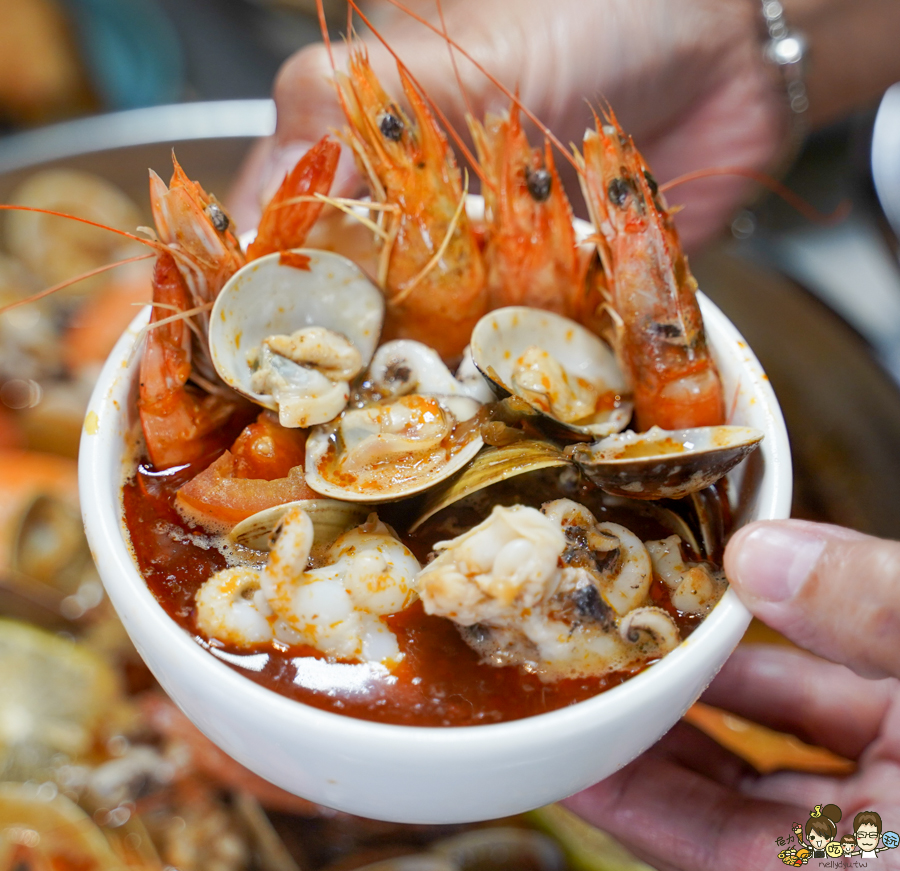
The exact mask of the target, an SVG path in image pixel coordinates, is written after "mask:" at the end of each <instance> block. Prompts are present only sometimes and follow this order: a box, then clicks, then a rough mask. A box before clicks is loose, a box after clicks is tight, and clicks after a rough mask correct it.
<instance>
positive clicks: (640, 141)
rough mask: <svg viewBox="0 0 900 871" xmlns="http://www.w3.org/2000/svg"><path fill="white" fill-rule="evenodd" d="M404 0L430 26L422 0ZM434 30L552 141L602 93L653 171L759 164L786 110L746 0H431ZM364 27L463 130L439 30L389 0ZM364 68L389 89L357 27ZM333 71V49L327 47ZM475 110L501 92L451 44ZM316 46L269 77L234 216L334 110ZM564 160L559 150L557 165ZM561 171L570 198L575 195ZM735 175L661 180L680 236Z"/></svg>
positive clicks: (340, 60) (723, 206)
mask: <svg viewBox="0 0 900 871" xmlns="http://www.w3.org/2000/svg"><path fill="white" fill-rule="evenodd" d="M414 5H415V6H416V9H417V11H418V12H420V13H421V14H423V15H425V16H426V17H428V18H429V20H431V21H432V22H433V23H434V24H436V25H437V26H440V21H439V19H438V17H437V13H436V11H435V4H434V3H433V2H430V0H429V2H422V0H420V2H416V3H415V4H414ZM443 6H444V11H445V19H446V24H447V31H448V33H449V34H450V35H451V36H452V38H453V39H454V40H455V41H457V42H458V43H459V44H460V45H461V46H463V47H464V48H466V49H467V50H468V51H469V52H471V53H472V54H473V55H474V56H475V58H477V60H478V61H479V62H480V63H481V64H483V65H484V66H485V67H486V68H487V69H488V70H489V71H490V72H491V73H492V74H493V75H494V76H495V77H496V78H497V79H499V80H500V81H501V82H503V83H504V84H505V85H506V86H507V87H509V88H511V89H515V88H518V90H519V93H520V96H521V100H522V103H523V104H524V105H525V106H527V107H528V108H530V109H531V110H532V111H534V112H535V113H536V114H537V115H538V116H539V117H540V118H541V119H542V120H543V121H544V122H545V123H546V124H547V125H549V127H550V128H551V129H552V130H553V131H554V132H555V133H556V134H557V136H558V137H559V138H560V140H561V141H562V142H564V143H569V142H574V143H576V144H580V142H581V139H582V136H583V134H584V130H585V128H586V127H587V126H590V125H592V123H593V121H592V118H591V110H590V107H591V105H593V106H595V107H596V106H597V105H598V103H599V102H600V101H601V100H602V99H605V100H608V101H609V104H610V105H611V106H612V107H613V108H614V109H615V111H616V113H617V114H618V116H619V119H620V121H621V123H622V125H623V127H624V128H625V129H626V130H627V131H628V132H630V133H631V134H632V135H633V136H634V138H635V141H636V143H637V145H638V147H639V148H640V149H641V150H642V151H643V152H644V154H645V156H646V157H647V159H648V161H649V163H650V165H651V166H652V167H653V169H654V173H655V174H656V176H657V178H658V179H659V181H661V182H664V181H666V180H669V179H671V178H674V177H675V176H678V175H681V174H683V173H685V172H689V171H692V170H696V169H703V168H706V167H712V166H723V165H738V166H743V167H752V168H755V169H763V168H766V167H770V166H771V165H772V163H773V162H774V161H775V159H776V157H777V156H778V154H779V152H780V151H781V150H782V147H783V146H784V143H785V137H786V133H787V120H788V119H787V110H786V104H785V100H784V95H783V93H782V92H781V89H780V87H779V84H778V82H777V79H776V80H774V81H773V78H772V75H771V71H770V70H768V69H767V68H766V65H765V63H764V61H763V55H762V49H761V42H760V36H759V4H758V2H757V0H557V2H554V3H547V2H546V0H517V2H515V3H510V2H509V0H443ZM366 9H367V10H368V11H371V12H372V13H373V14H375V15H377V16H378V18H377V22H378V23H377V25H376V26H377V27H378V29H379V32H381V33H382V34H383V36H384V37H385V38H386V40H387V42H388V43H389V44H390V45H391V47H392V48H393V49H394V50H395V51H396V52H397V53H398V55H399V56H400V57H401V58H402V60H403V61H404V63H405V64H406V65H407V66H408V67H409V68H410V69H411V71H412V73H413V74H414V75H415V76H416V78H417V79H418V81H419V82H420V83H421V85H422V86H423V87H424V88H425V90H426V91H427V92H428V93H429V94H430V96H431V97H432V98H433V99H434V100H435V101H436V102H437V103H438V105H440V106H441V107H442V109H443V110H444V111H445V112H446V114H447V116H448V118H449V119H450V121H451V123H452V124H453V126H454V127H455V128H456V129H457V130H460V131H462V130H465V129H466V125H465V121H464V114H465V103H464V100H463V98H462V96H461V94H460V92H459V88H458V85H457V81H456V78H455V76H454V72H453V67H452V65H451V60H450V54H449V52H448V50H447V47H446V44H445V43H444V41H443V39H442V37H440V36H438V35H436V34H434V33H432V32H430V31H429V30H427V29H426V28H425V27H424V26H422V25H421V24H419V23H417V22H415V21H413V20H411V19H410V18H408V17H407V16H405V15H404V14H402V13H400V12H399V11H397V10H396V9H395V8H394V7H392V6H390V5H389V4H388V3H386V2H385V0H381V2H379V3H378V4H376V3H374V2H369V3H368V4H367V5H366ZM366 43H367V45H368V48H369V55H370V60H371V63H372V66H373V68H374V69H375V71H376V72H377V73H378V75H379V77H380V78H381V79H382V81H383V82H384V83H385V85H386V87H387V88H388V90H389V91H390V92H392V93H395V94H397V93H399V85H398V79H397V74H396V68H395V65H394V62H393V59H392V58H391V56H390V54H389V53H388V52H387V50H386V49H385V48H384V47H383V46H382V45H381V44H380V43H379V42H378V41H377V40H376V39H375V38H374V37H373V36H371V35H370V36H368V37H366ZM334 56H335V63H336V66H337V69H338V70H343V69H344V68H345V66H346V56H347V48H346V46H345V45H343V44H335V45H334ZM457 62H458V66H459V70H460V73H461V76H462V80H463V84H464V87H465V91H466V94H467V95H468V98H469V101H470V103H471V106H472V108H473V111H474V112H475V114H476V115H478V116H481V115H483V113H484V111H485V110H493V111H498V110H501V109H503V108H506V107H507V106H508V105H509V101H508V100H507V98H506V97H504V96H503V95H502V94H501V93H500V92H499V91H498V90H497V89H496V88H494V87H493V85H491V83H490V82H489V81H488V80H487V78H485V76H483V75H482V74H481V73H480V72H478V71H477V70H476V69H475V68H474V67H473V66H472V65H471V64H470V63H469V62H468V61H467V60H465V59H464V58H462V57H460V56H459V55H458V54H457ZM330 77H331V67H330V65H329V61H328V56H327V53H326V51H325V48H324V46H322V45H314V46H309V47H307V48H305V49H303V50H302V51H300V52H298V53H297V54H295V55H294V56H293V58H291V59H290V60H289V61H288V62H287V63H286V64H285V66H284V68H283V69H282V71H281V73H280V75H279V77H278V80H277V82H276V86H275V101H276V105H277V108H278V127H277V131H276V134H275V136H274V137H273V139H272V140H269V141H268V142H267V143H266V144H265V145H263V146H262V147H261V148H260V149H258V150H257V152H256V153H255V154H254V156H253V158H252V159H251V161H250V162H249V164H248V166H247V168H246V170H245V172H244V174H243V177H242V179H241V182H240V184H239V185H238V187H237V189H236V191H235V195H234V197H233V201H232V212H233V213H234V215H235V217H236V219H237V221H238V223H239V224H241V225H243V226H251V225H253V223H255V220H256V217H257V216H258V207H259V199H260V196H263V197H264V198H267V197H268V196H270V195H271V193H272V191H273V190H274V188H275V186H277V184H278V183H279V182H280V181H281V178H282V177H283V175H284V173H285V172H286V170H287V169H288V168H289V167H290V166H291V165H293V163H294V162H296V160H297V159H298V158H299V156H300V155H301V154H302V153H303V151H304V150H306V149H307V148H308V147H309V146H310V145H311V144H312V143H313V142H315V141H317V140H318V139H319V138H320V137H321V136H322V135H323V134H324V133H326V132H328V131H329V130H330V129H341V128H342V127H343V126H344V118H343V115H342V113H341V110H340V108H339V106H338V103H337V100H336V98H335V94H334V89H333V87H332V85H331V83H330V81H329V80H330ZM564 164H565V161H559V162H558V165H559V166H560V167H561V168H562V169H564V170H565V169H566V167H565V166H564ZM569 176H570V177H569V178H568V179H567V180H566V183H567V188H568V190H569V191H570V194H572V195H573V197H574V198H575V207H576V209H578V208H579V206H580V198H579V196H578V195H577V194H576V191H577V184H576V183H575V179H574V175H573V174H572V173H571V172H570V173H569ZM358 183H359V179H358V177H357V176H356V174H355V170H354V168H353V166H352V160H351V159H350V157H349V155H345V157H344V160H343V162H342V165H341V167H340V169H339V172H338V180H337V182H336V187H337V188H338V189H339V190H338V192H339V193H343V194H348V193H352V192H353V190H354V188H356V187H357V185H358ZM746 184H747V183H746V181H745V180H743V179H738V178H733V177H719V178H714V179H706V180H704V181H699V182H692V183H691V184H689V185H686V186H685V187H684V188H679V189H677V190H676V191H674V192H673V194H672V195H671V196H670V199H671V200H672V201H673V202H678V203H684V204H685V206H686V208H685V209H684V211H683V212H682V213H681V214H680V215H679V217H678V223H679V228H680V230H681V232H682V234H683V238H684V242H685V244H686V246H687V247H688V248H690V247H691V246H692V245H696V244H698V243H699V242H701V241H703V240H705V239H707V238H708V237H710V236H711V235H713V234H715V233H716V232H717V231H719V230H720V229H721V228H722V227H723V226H724V224H725V222H726V221H727V219H728V218H729V216H730V215H731V213H732V211H733V210H734V208H735V207H736V205H737V204H738V203H739V202H740V200H741V198H742V197H744V196H745V194H746Z"/></svg>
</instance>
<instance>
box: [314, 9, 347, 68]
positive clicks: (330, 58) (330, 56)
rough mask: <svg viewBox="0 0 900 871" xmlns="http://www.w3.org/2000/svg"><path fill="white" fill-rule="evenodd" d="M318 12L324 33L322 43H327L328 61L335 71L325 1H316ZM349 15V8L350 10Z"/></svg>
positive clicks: (320, 27)
mask: <svg viewBox="0 0 900 871" xmlns="http://www.w3.org/2000/svg"><path fill="white" fill-rule="evenodd" d="M316 11H317V12H318V13H319V29H320V30H321V31H322V42H324V43H325V50H326V51H327V52H328V61H329V63H330V64H331V69H332V70H334V55H333V54H332V53H331V36H329V34H328V22H327V21H326V20H325V3H324V0H316ZM347 11H348V15H349V11H350V10H349V8H348V10H347Z"/></svg>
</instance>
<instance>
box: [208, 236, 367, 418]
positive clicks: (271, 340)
mask: <svg viewBox="0 0 900 871" xmlns="http://www.w3.org/2000/svg"><path fill="white" fill-rule="evenodd" d="M290 253H291V256H290V258H288V259H285V257H284V256H283V255H282V254H270V255H269V256H267V257H261V258H259V259H258V260H254V261H253V262H251V263H248V264H247V265H246V266H245V267H243V268H242V269H240V270H238V272H236V273H235V274H234V275H233V276H232V277H231V279H229V281H228V282H227V284H226V285H225V287H224V288H222V292H221V293H220V294H219V296H218V297H217V299H216V303H215V306H214V307H213V310H212V313H211V315H210V327H209V345H210V352H211V354H212V360H213V364H214V366H215V367H216V371H217V372H218V373H219V375H220V377H221V378H222V380H223V381H224V382H225V383H226V384H227V385H228V386H229V387H232V388H234V389H235V390H236V391H237V392H238V393H241V394H243V395H244V396H246V397H247V398H248V399H251V400H252V401H253V402H255V403H256V404H257V405H262V406H263V407H265V408H269V409H271V410H272V411H277V412H278V415H279V420H280V422H281V424H282V425H283V426H294V427H297V426H312V425H314V424H317V423H324V422H326V421H329V420H332V419H333V418H334V417H335V416H336V415H337V414H339V413H340V412H341V410H342V409H343V408H344V407H345V406H346V404H347V400H348V398H349V396H350V388H349V382H350V381H351V380H352V379H353V378H354V377H355V376H356V375H357V374H358V373H359V372H360V371H362V369H363V368H364V367H365V366H366V365H367V364H368V362H369V360H371V358H372V354H373V353H374V352H375V347H376V346H377V344H378V338H379V336H380V334H381V325H382V322H383V320H384V299H383V297H382V294H381V291H380V290H379V289H378V288H377V287H376V286H375V285H374V284H372V282H371V281H369V279H368V278H367V277H366V275H365V274H364V273H363V272H362V270H360V269H359V267H358V266H357V265H356V264H355V263H353V262H352V261H351V260H348V259H347V258H345V257H341V256H340V255H338V254H333V253H331V252H329V251H314V250H311V249H310V250H303V249H300V250H297V251H294V252H290Z"/></svg>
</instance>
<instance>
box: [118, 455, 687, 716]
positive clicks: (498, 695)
mask: <svg viewBox="0 0 900 871" xmlns="http://www.w3.org/2000/svg"><path fill="white" fill-rule="evenodd" d="M195 473H196V470H186V469H181V470H177V469H176V470H173V471H171V472H161V473H160V472H154V471H153V470H152V469H149V468H146V467H144V466H139V467H138V469H137V471H136V472H135V474H134V476H133V477H132V478H131V479H130V480H129V481H128V483H127V484H126V485H125V488H124V507H125V520H126V524H127V526H128V530H129V532H130V534H131V541H132V544H133V547H134V553H135V555H136V558H137V562H138V565H139V567H140V570H141V573H142V574H143V576H144V578H145V579H146V582H147V585H148V587H149V588H150V590H151V592H152V593H153V595H154V596H155V597H156V598H157V600H158V601H159V602H160V604H161V605H162V606H163V608H165V610H166V612H167V613H168V614H169V615H170V616H171V617H172V619H173V620H175V622H176V623H178V624H179V625H180V626H181V627H183V628H184V629H185V630H186V631H187V632H189V633H190V634H191V635H193V636H194V638H195V639H196V640H197V642H198V643H199V644H200V645H202V646H203V647H205V648H206V649H207V650H208V651H209V652H210V654H211V655H213V656H216V657H217V658H219V659H220V660H222V661H223V662H225V663H227V664H228V665H230V666H231V667H233V668H234V669H235V670H237V671H238V672H240V673H241V674H243V675H244V676H246V677H247V678H249V679H250V680H252V681H255V682H256V683H258V684H261V685H262V686H264V687H267V688H269V689H271V690H274V691H275V692H277V693H281V694H282V695H284V696H287V697H289V698H291V699H296V700H297V701H298V702H303V703H304V704H307V705H312V706H313V707H316V708H322V709H323V710H326V711H333V712H335V713H341V714H346V715H348V716H351V717H359V718H361V719H365V720H377V721H379V722H382V723H394V724H399V725H408V726H472V725H479V724H484V723H499V722H503V721H506V720H517V719H520V718H522V717H530V716H533V715H535V714H542V713H545V712H547V711H553V710H556V709H558V708H562V707H565V706H566V705H571V704H573V703H575V702H579V701H582V700H584V699H587V698H590V697H591V696H594V695H596V694H597V693H600V692H602V691H604V690H606V689H609V688H610V687H614V686H616V685H618V684H620V683H622V681H623V680H625V679H627V678H628V677H630V676H631V675H632V674H634V673H635V672H634V671H626V672H616V673H613V674H608V675H604V676H603V677H591V678H583V679H568V680H561V681H557V682H555V683H544V682H543V681H541V680H540V678H538V677H537V676H535V675H532V674H528V673H526V672H524V671H522V670H520V669H519V668H517V667H504V668H497V667H495V666H490V665H485V664H482V663H480V662H479V659H478V656H477V654H476V653H475V652H474V651H472V650H471V649H470V648H469V647H468V646H467V645H466V644H465V642H464V641H463V640H462V638H461V637H460V635H459V633H458V632H457V630H456V628H455V626H454V624H453V623H451V622H450V621H449V620H445V619H444V618H441V617H433V616H429V615H427V614H426V613H425V612H424V610H423V608H422V605H421V603H419V602H416V603H415V604H413V605H412V606H410V607H409V608H407V609H406V610H404V611H402V612H400V613H398V614H394V615H392V616H390V617H387V618H385V619H386V620H387V622H388V624H389V626H390V628H391V629H392V630H393V631H394V633H395V634H396V635H397V638H398V641H399V644H400V649H401V651H402V652H403V653H404V654H405V658H404V660H403V661H402V663H401V664H400V665H399V666H398V667H397V669H395V671H394V672H393V673H392V674H389V675H387V674H385V673H384V671H383V669H381V667H380V666H378V667H373V666H370V665H366V664H360V663H349V662H335V661H333V660H329V659H327V658H326V657H325V656H324V655H323V654H321V653H319V652H318V651H316V650H314V649H312V648H310V647H306V646H287V645H283V644H280V643H278V642H275V643H273V644H265V645H260V646H259V647H258V648H255V649H253V650H251V651H248V650H247V649H246V648H244V649H236V648H232V647H229V646H227V645H224V644H222V643H220V642H218V641H212V642H210V641H208V640H207V639H205V638H204V637H202V636H201V635H200V634H199V633H198V632H197V628H196V624H195V607H194V595H195V594H196V592H197V590H198V589H199V588H200V586H201V585H202V584H203V583H204V581H206V580H207V579H208V578H209V577H210V576H211V575H212V574H213V573H214V572H216V571H218V570H219V569H222V568H225V560H224V558H223V557H222V555H221V554H220V553H219V552H218V551H217V550H216V549H215V548H214V547H210V546H209V536H208V535H206V534H205V533H204V531H203V530H202V529H200V528H197V527H192V526H191V525H189V524H188V523H187V522H186V521H185V520H184V519H183V518H182V517H181V515H180V514H179V513H178V511H177V510H176V508H175V493H176V491H177V490H178V488H179V487H180V486H181V485H182V484H184V483H185V482H186V481H187V480H189V479H190V478H191V476H192V475H193V474H195ZM531 489H532V488H522V490H523V492H524V491H526V490H528V491H531ZM559 495H563V494H550V495H547V496H546V497H545V498H546V499H552V498H557V496H559ZM576 498H578V497H576ZM509 501H519V500H518V499H513V500H509V499H508V500H507V504H508V503H509ZM522 501H527V499H523V500H522ZM538 504H539V503H538ZM590 507H591V509H592V510H593V511H594V513H595V515H596V516H597V518H598V519H608V520H616V521H617V522H623V518H622V517H621V515H620V516H618V517H616V516H615V515H614V514H612V513H609V512H607V511H606V509H605V508H602V507H599V508H598V507H597V506H596V505H594V504H592V505H591V506H590ZM398 510H399V509H397V507H396V506H390V507H387V508H386V507H382V508H381V509H379V513H380V514H381V516H383V517H384V519H386V520H387V522H389V523H391V524H392V525H394V527H395V528H397V529H399V530H402V528H403V525H404V524H403V517H402V516H398V515H397V512H398ZM392 512H393V513H392ZM632 519H634V518H632ZM473 522H477V518H476V519H475V520H474V521H473ZM643 522H644V523H645V524H646V521H643ZM626 525H629V524H628V523H627V522H626ZM630 526H631V527H632V528H633V529H634V531H635V532H637V533H638V534H639V535H641V536H642V537H643V538H651V537H663V536H665V535H667V534H669V533H668V532H666V531H665V530H662V529H660V528H650V529H637V528H635V525H634V523H631V524H630ZM401 537H402V538H403V539H404V541H405V543H406V544H407V546H409V547H410V548H411V549H412V550H413V551H414V552H415V554H416V556H417V557H418V558H419V560H420V562H424V560H425V558H426V557H427V554H428V552H429V551H430V550H431V546H432V545H433V543H434V541H436V540H438V539H440V538H442V537H446V536H445V535H441V534H440V531H439V530H438V531H435V530H432V532H431V534H430V535H429V534H428V533H427V531H426V532H425V533H424V534H422V535H417V536H406V535H402V536H401ZM651 597H652V598H653V599H654V604H655V605H658V606H659V607H663V608H665V609H666V610H667V611H669V612H670V613H671V614H673V616H674V617H675V618H676V622H677V623H678V625H679V628H680V629H681V633H682V636H683V637H684V636H686V635H688V634H689V633H690V632H691V630H692V629H693V628H694V626H695V625H696V623H697V622H698V621H697V619H696V618H691V617H688V616H686V615H682V614H679V613H678V612H676V611H675V610H674V609H673V607H672V605H671V603H670V602H669V598H668V592H667V590H666V588H665V586H664V585H663V584H662V583H660V582H659V580H658V579H655V580H654V582H653V586H652V588H651Z"/></svg>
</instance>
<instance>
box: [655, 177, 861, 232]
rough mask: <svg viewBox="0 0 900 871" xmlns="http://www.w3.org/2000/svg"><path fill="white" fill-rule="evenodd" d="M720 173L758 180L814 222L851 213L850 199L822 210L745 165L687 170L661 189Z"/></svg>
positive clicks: (832, 221) (833, 221)
mask: <svg viewBox="0 0 900 871" xmlns="http://www.w3.org/2000/svg"><path fill="white" fill-rule="evenodd" d="M720 175H738V176H742V177H743V178H749V179H752V180H753V181H755V182H758V183H759V184H761V185H762V186H763V187H765V188H768V189H769V190H770V191H771V192H772V193H773V194H775V195H776V196H779V197H781V199H783V200H784V201H785V202H786V203H787V204H788V205H789V206H791V207H792V208H794V209H796V210H797V211H798V212H799V213H800V214H801V215H803V217H804V218H806V219H807V220H808V221H811V222H812V223H814V224H825V225H829V224H838V223H840V222H841V221H843V220H844V218H846V217H847V215H848V214H850V209H851V206H850V201H849V200H846V199H844V200H841V201H840V202H839V203H838V204H837V206H835V208H834V211H832V212H830V213H826V212H821V211H819V210H818V209H817V208H815V206H813V205H811V204H810V203H808V202H807V201H806V200H805V199H803V197H801V196H800V195H799V194H797V193H794V191H792V190H791V189H790V188H789V187H788V186H787V185H784V184H782V183H781V182H780V181H778V179H776V178H772V176H770V175H769V174H768V173H765V172H760V171H759V170H756V169H750V168H748V167H744V166H713V167H710V168H709V169H698V170H695V171H694V172H687V173H685V174H684V175H679V176H678V177H677V178H673V179H672V180H671V181H667V182H666V183H665V184H661V185H660V186H659V189H660V190H661V191H662V192H663V193H665V192H666V191H669V190H671V189H672V188H673V187H675V186H676V185H680V184H686V183H687V182H691V181H697V180H698V179H701V178H711V177H714V176H720Z"/></svg>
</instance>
